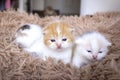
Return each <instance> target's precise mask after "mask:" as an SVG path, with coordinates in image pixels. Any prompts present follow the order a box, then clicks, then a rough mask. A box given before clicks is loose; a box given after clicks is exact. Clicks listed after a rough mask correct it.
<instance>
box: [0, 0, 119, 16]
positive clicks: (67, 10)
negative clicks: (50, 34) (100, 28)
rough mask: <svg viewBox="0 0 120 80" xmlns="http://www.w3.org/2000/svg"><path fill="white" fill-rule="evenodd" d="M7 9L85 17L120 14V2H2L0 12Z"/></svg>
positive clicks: (104, 0) (43, 14) (35, 0)
mask: <svg viewBox="0 0 120 80" xmlns="http://www.w3.org/2000/svg"><path fill="white" fill-rule="evenodd" d="M7 9H14V10H18V11H21V12H22V11H26V12H28V13H37V14H38V15H39V16H40V17H44V16H56V15H66V16H69V15H78V16H79V15H80V16H83V15H91V14H94V13H96V12H119V11H120V0H0V10H1V11H3V10H7Z"/></svg>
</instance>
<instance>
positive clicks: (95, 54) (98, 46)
mask: <svg viewBox="0 0 120 80" xmlns="http://www.w3.org/2000/svg"><path fill="white" fill-rule="evenodd" d="M75 43H76V50H75V53H74V56H73V62H72V64H73V65H74V66H76V67H78V68H80V67H81V66H82V65H84V64H88V63H91V62H93V61H96V60H97V61H99V60H101V59H102V58H104V57H105V56H106V54H107V53H108V46H111V43H110V42H109V41H108V40H107V39H106V38H105V37H104V36H103V35H102V34H100V33H98V32H90V33H86V34H84V35H83V36H81V37H79V38H78V39H77V40H76V41H75Z"/></svg>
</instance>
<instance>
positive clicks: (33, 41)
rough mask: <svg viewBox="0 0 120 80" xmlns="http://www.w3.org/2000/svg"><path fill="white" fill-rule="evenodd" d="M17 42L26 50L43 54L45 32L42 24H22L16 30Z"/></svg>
mask: <svg viewBox="0 0 120 80" xmlns="http://www.w3.org/2000/svg"><path fill="white" fill-rule="evenodd" d="M15 37H16V43H17V44H19V45H20V46H21V47H22V48H24V49H25V50H26V51H28V52H31V53H33V54H34V53H36V54H37V55H39V56H41V54H42V45H43V40H42V39H43V32H42V29H41V27H40V26H38V25H35V24H26V25H22V26H21V27H20V28H19V29H18V31H17V32H16V35H15Z"/></svg>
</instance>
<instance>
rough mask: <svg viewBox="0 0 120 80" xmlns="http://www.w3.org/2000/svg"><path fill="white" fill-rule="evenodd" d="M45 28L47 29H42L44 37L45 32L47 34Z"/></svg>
mask: <svg viewBox="0 0 120 80" xmlns="http://www.w3.org/2000/svg"><path fill="white" fill-rule="evenodd" d="M46 28H47V27H44V28H43V35H45V34H46V32H47V31H46Z"/></svg>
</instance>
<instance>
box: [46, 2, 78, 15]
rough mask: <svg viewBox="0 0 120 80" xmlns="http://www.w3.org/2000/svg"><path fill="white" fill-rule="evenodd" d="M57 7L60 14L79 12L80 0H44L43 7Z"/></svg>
mask: <svg viewBox="0 0 120 80" xmlns="http://www.w3.org/2000/svg"><path fill="white" fill-rule="evenodd" d="M47 6H52V7H53V8H54V9H59V11H60V13H61V14H79V10H80V0H45V7H47Z"/></svg>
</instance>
